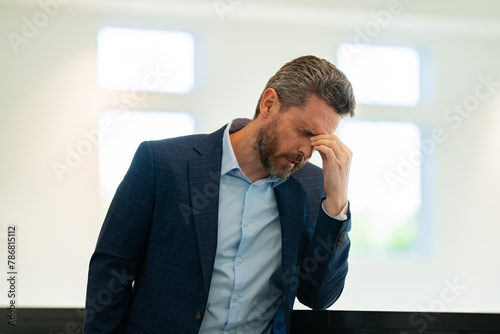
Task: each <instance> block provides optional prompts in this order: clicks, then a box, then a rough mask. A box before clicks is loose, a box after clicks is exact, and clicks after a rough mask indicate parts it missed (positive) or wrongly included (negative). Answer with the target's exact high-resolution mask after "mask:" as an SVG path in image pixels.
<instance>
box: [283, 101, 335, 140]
mask: <svg viewBox="0 0 500 334" xmlns="http://www.w3.org/2000/svg"><path fill="white" fill-rule="evenodd" d="M285 114H289V116H290V118H291V119H292V121H293V122H294V123H295V125H296V126H297V127H300V128H301V130H306V131H307V132H311V133H312V134H314V135H319V134H325V133H326V134H333V133H334V132H335V130H336V129H337V127H338V125H339V123H340V120H341V118H342V117H341V116H340V115H339V114H338V113H337V112H336V111H335V110H334V109H333V108H332V107H330V106H329V105H328V104H326V102H325V101H323V100H321V99H320V98H318V97H317V96H316V95H311V97H310V98H309V100H308V102H307V104H306V105H305V106H304V107H303V108H299V107H290V108H289V109H288V110H287V111H286V112H285Z"/></svg>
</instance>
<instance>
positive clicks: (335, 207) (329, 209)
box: [324, 197, 347, 217]
mask: <svg viewBox="0 0 500 334" xmlns="http://www.w3.org/2000/svg"><path fill="white" fill-rule="evenodd" d="M346 205H347V200H329V199H328V197H327V198H326V199H325V203H324V209H325V211H326V213H328V214H329V215H330V216H332V217H336V216H338V215H339V214H340V213H341V212H342V210H343V209H344V207H345V206H346Z"/></svg>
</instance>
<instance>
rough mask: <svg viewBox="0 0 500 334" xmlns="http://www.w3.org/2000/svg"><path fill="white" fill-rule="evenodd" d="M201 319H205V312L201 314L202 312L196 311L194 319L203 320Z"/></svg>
mask: <svg viewBox="0 0 500 334" xmlns="http://www.w3.org/2000/svg"><path fill="white" fill-rule="evenodd" d="M201 319H203V314H201V312H196V315H195V316H194V320H196V321H201Z"/></svg>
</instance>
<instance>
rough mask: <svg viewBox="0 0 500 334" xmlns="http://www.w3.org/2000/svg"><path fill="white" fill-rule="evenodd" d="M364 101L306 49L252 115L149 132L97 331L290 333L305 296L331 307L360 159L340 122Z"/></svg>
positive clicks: (91, 283) (97, 314) (94, 312)
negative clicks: (198, 130)
mask: <svg viewBox="0 0 500 334" xmlns="http://www.w3.org/2000/svg"><path fill="white" fill-rule="evenodd" d="M222 105H224V104H222ZM354 107H355V101H354V96H353V92H352V88H351V85H350V83H349V81H348V80H347V78H346V77H345V76H344V74H343V73H342V72H340V71H339V70H338V69H337V68H336V67H335V66H334V65H332V64H331V63H329V62H328V61H326V60H324V59H319V58H316V57H314V56H305V57H300V58H297V59H295V60H293V61H291V62H289V63H287V64H285V65H284V66H283V67H282V68H281V69H280V70H279V71H278V72H277V73H276V74H275V75H274V76H273V77H272V78H271V79H270V80H269V82H268V83H267V86H266V87H265V89H264V91H263V93H262V95H261V97H260V99H259V102H258V105H257V110H256V112H255V116H254V118H253V120H251V121H249V120H242V119H237V120H234V121H233V122H231V123H230V124H229V125H227V126H224V127H223V128H221V129H220V130H218V131H216V132H214V133H212V134H206V135H193V136H186V137H179V138H172V139H166V140H161V141H151V142H144V143H142V144H141V145H140V146H139V148H138V150H137V152H136V154H135V157H134V159H133V161H132V164H131V166H130V169H129V171H128V172H127V174H126V175H125V178H124V179H123V182H122V183H121V184H120V186H119V188H118V190H117V192H116V195H115V197H114V199H113V202H112V203H111V206H110V208H109V212H108V214H107V216H106V219H105V221H104V224H103V227H102V230H101V234H100V236H99V239H98V242H97V246H96V249H95V252H94V254H93V256H92V259H91V262H90V270H89V280H88V289H87V304H86V311H85V312H86V314H85V333H87V334H91V333H131V334H137V333H162V334H164V333H175V334H180V333H232V334H238V333H266V334H268V333H271V332H272V333H274V334H276V333H289V332H290V318H291V311H292V309H293V303H294V300H295V297H296V296H297V297H298V299H299V300H300V301H301V302H302V303H304V304H306V305H308V306H309V307H311V308H314V309H324V308H327V307H329V306H330V305H332V304H333V302H335V300H337V298H338V297H339V295H340V294H341V292H342V289H343V287H344V281H345V277H346V274H347V257H348V252H349V245H350V242H349V238H348V236H347V234H346V233H347V232H348V231H349V229H350V212H349V204H348V200H347V184H348V176H349V168H350V163H351V156H352V153H351V151H350V150H349V149H348V148H347V147H346V146H345V145H344V144H343V143H342V142H341V141H340V140H339V138H338V137H337V136H335V135H333V133H334V131H335V129H336V128H337V126H338V125H339V122H340V121H341V118H342V117H343V116H344V115H350V116H352V115H353V114H354ZM314 150H316V151H318V152H319V154H320V155H321V158H322V159H323V170H321V169H320V168H318V167H316V166H313V165H311V164H309V163H307V160H308V159H309V158H310V157H311V154H312V153H313V151H314Z"/></svg>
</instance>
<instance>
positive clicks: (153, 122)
mask: <svg viewBox="0 0 500 334" xmlns="http://www.w3.org/2000/svg"><path fill="white" fill-rule="evenodd" d="M99 123H100V124H106V129H108V131H107V132H106V133H105V134H104V135H103V138H102V140H101V143H100V145H99V184H100V188H101V195H102V199H103V202H102V204H103V209H104V211H106V210H107V208H108V206H109V204H110V203H111V200H112V198H113V196H114V193H115V191H116V188H117V187H118V185H119V184H120V182H121V181H122V179H123V177H124V176H125V173H126V172H127V170H128V168H129V166H130V163H131V162H132V158H133V157H134V153H135V151H136V150H137V147H138V146H139V144H140V143H141V142H143V141H145V140H157V139H164V138H169V137H177V136H182V135H188V134H192V133H194V129H195V124H194V119H193V117H192V116H191V115H190V114H187V113H181V112H159V111H122V110H105V111H103V112H102V113H101V115H100V117H99Z"/></svg>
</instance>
